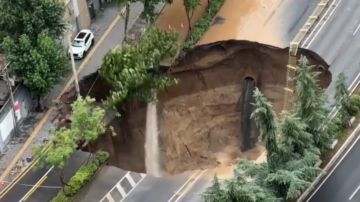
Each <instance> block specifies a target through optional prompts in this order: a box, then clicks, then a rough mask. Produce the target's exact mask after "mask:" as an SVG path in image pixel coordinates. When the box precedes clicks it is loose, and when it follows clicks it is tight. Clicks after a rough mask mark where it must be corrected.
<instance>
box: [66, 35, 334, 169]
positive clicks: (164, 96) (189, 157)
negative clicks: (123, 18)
mask: <svg viewBox="0 0 360 202" xmlns="http://www.w3.org/2000/svg"><path fill="white" fill-rule="evenodd" d="M298 55H299V56H300V55H305V56H306V57H307V58H308V59H309V61H310V62H311V64H313V65H317V66H318V65H321V66H322V67H324V70H325V71H321V72H322V73H321V75H320V76H319V83H320V85H321V86H322V87H323V88H326V87H327V86H328V85H329V84H330V82H331V73H330V72H329V71H328V68H329V66H328V65H327V64H326V63H325V61H324V60H323V59H321V58H320V57H319V56H318V55H317V54H315V53H313V52H311V51H308V50H302V49H300V50H299V54H298ZM287 61H288V49H280V48H277V47H272V46H267V45H264V44H259V43H254V42H247V41H233V40H232V41H224V42H219V43H215V44H210V45H205V46H201V47H198V48H196V49H195V50H193V51H191V52H190V53H188V54H187V55H186V56H185V57H184V58H183V59H182V60H181V61H179V63H178V65H176V66H174V67H172V75H173V76H174V77H177V78H179V79H180V83H179V84H178V85H176V86H173V87H170V88H169V89H167V91H166V92H163V93H161V94H160V95H158V98H159V104H158V115H159V130H160V138H159V139H160V150H161V152H160V156H161V159H162V163H161V165H162V167H163V169H164V171H165V172H166V173H168V174H170V175H173V174H178V173H181V172H184V171H187V170H194V169H199V168H201V169H204V168H211V167H216V166H228V165H230V164H232V163H235V161H236V159H237V158H247V159H252V160H255V159H257V157H258V156H259V155H260V154H261V153H262V152H263V151H264V148H263V147H262V146H261V145H260V144H259V143H257V142H256V140H257V136H258V135H257V132H256V128H254V127H253V126H251V131H252V133H251V138H247V139H246V138H245V139H246V141H248V143H246V146H245V147H246V148H243V151H245V150H246V151H245V152H241V149H240V148H241V147H243V146H244V145H243V141H244V138H243V137H242V135H243V134H242V131H241V117H242V116H243V115H244V114H242V110H243V108H242V107H241V106H240V107H239V102H241V94H242V92H243V91H244V83H246V82H245V80H246V79H245V78H254V79H255V81H256V87H258V88H259V89H260V91H261V92H262V93H264V95H265V96H266V97H267V98H268V99H269V100H270V101H271V102H272V103H273V106H274V109H275V110H276V112H277V113H279V112H280V111H281V110H282V106H283V103H282V102H283V93H284V89H283V88H284V85H285V80H286V64H287ZM97 77H98V75H97V73H94V74H93V75H90V76H88V77H87V78H85V79H84V80H82V81H81V82H80V83H81V85H80V88H81V94H82V95H86V94H87V92H88V91H89V89H90V88H91V86H92V84H93V82H94V80H96V83H95V85H93V88H92V90H91V92H90V93H89V96H91V97H95V98H96V99H97V101H99V102H100V101H101V100H103V99H106V96H108V94H109V86H108V85H107V84H106V83H104V82H103V81H102V80H101V79H99V78H97ZM250 83H251V82H250ZM250 83H248V84H247V85H248V90H247V91H246V92H249V93H251V90H250V89H253V88H254V86H255V82H253V84H250ZM74 91H75V90H74V89H73V90H71V91H70V92H69V93H67V94H65V95H64V96H63V98H62V100H63V101H64V102H68V103H70V102H71V101H73V100H74V97H75V93H74ZM250 97H251V96H250ZM247 99H248V100H249V99H250V98H249V96H248V98H247ZM247 103H248V102H247ZM246 105H247V106H248V104H246ZM245 108H246V107H245ZM60 111H61V114H62V118H60V119H64V117H65V116H66V114H69V113H70V107H69V106H68V104H63V106H61V108H60ZM127 112H128V113H127V114H126V116H123V117H122V119H123V120H121V119H120V118H119V117H116V118H114V119H113V120H112V121H111V123H110V124H111V125H112V126H113V127H114V128H115V132H116V133H117V136H115V137H112V136H111V135H110V134H105V135H103V136H101V137H100V138H99V139H98V140H97V141H95V143H94V147H95V148H96V149H102V150H107V151H109V153H110V155H111V157H110V161H109V163H110V165H113V166H117V167H120V168H122V169H125V170H131V171H136V172H146V168H145V160H144V158H145V150H144V144H145V123H146V120H145V119H146V104H140V105H129V106H128V109H127ZM249 113H251V110H249V111H247V112H246V113H245V114H246V116H248V115H249ZM60 121H61V120H60ZM248 121H249V120H248ZM248 121H247V123H248ZM124 131H126V132H127V135H124ZM254 131H255V132H254ZM249 137H250V136H249Z"/></svg>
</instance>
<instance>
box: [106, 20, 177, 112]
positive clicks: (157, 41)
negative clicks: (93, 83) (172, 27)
mask: <svg viewBox="0 0 360 202" xmlns="http://www.w3.org/2000/svg"><path fill="white" fill-rule="evenodd" d="M177 39H178V34H177V33H176V32H168V31H164V30H160V29H157V28H155V27H150V28H149V29H147V30H146V32H145V35H144V37H143V38H142V40H141V41H140V42H139V43H137V44H134V45H123V47H122V49H117V50H112V51H110V52H109V53H107V54H106V55H105V57H104V59H103V64H102V66H101V70H100V76H101V77H102V78H104V79H105V80H106V81H107V82H108V83H109V84H110V85H111V86H112V90H113V91H112V93H111V96H110V97H109V98H108V100H107V105H108V106H110V107H115V108H117V107H119V105H121V104H122V103H123V101H124V100H131V99H132V100H135V101H144V102H151V101H154V100H155V99H156V96H155V95H156V93H158V92H160V91H162V90H164V89H165V88H167V87H169V86H171V85H173V84H175V83H176V82H177V81H176V79H174V78H171V77H169V76H166V75H165V74H162V73H161V72H160V71H159V65H160V62H161V61H164V60H171V61H172V60H173V59H174V58H175V56H176V54H177V43H176V42H177Z"/></svg>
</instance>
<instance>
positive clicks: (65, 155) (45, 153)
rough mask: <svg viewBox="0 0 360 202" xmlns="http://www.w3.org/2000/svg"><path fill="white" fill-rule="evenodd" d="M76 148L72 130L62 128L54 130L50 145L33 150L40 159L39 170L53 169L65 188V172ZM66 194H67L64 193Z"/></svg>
mask: <svg viewBox="0 0 360 202" xmlns="http://www.w3.org/2000/svg"><path fill="white" fill-rule="evenodd" d="M76 147H77V145H76V143H75V139H74V136H73V134H72V132H71V130H70V129H66V128H61V129H57V130H54V131H53V137H52V139H51V140H50V143H49V144H48V143H44V144H41V145H38V146H35V147H34V148H33V151H34V152H35V155H36V156H37V157H38V158H40V161H39V164H38V166H37V168H42V167H45V166H47V167H53V168H54V169H55V171H56V172H57V174H58V176H59V178H60V181H61V184H62V186H63V188H64V187H65V185H67V183H65V182H64V173H63V171H64V168H65V166H66V165H67V163H68V160H69V158H70V156H71V154H72V153H73V152H74V151H75V150H76ZM63 190H64V189H63ZM64 194H66V193H65V192H64Z"/></svg>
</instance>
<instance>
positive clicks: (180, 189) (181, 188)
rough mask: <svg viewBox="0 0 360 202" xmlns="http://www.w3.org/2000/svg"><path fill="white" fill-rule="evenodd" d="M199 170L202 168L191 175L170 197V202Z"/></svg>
mask: <svg viewBox="0 0 360 202" xmlns="http://www.w3.org/2000/svg"><path fill="white" fill-rule="evenodd" d="M198 172H200V170H198V171H196V172H195V173H194V174H192V175H191V177H189V179H188V180H187V181H186V182H185V183H184V184H183V185H182V186H181V187H180V188H179V189H178V190H177V191H176V192H175V194H174V195H173V196H172V197H171V198H170V199H169V201H168V202H170V201H171V200H172V199H173V198H175V196H176V195H177V194H178V193H179V191H180V190H182V189H183V188H184V187H185V186H186V185H187V184H188V183H189V182H190V180H191V179H192V178H193V177H194V176H195V175H196V174H197V173H198Z"/></svg>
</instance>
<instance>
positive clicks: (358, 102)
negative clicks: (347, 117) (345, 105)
mask: <svg viewBox="0 0 360 202" xmlns="http://www.w3.org/2000/svg"><path fill="white" fill-rule="evenodd" d="M350 103H351V105H354V106H357V107H360V95H352V96H351V97H350Z"/></svg>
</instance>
